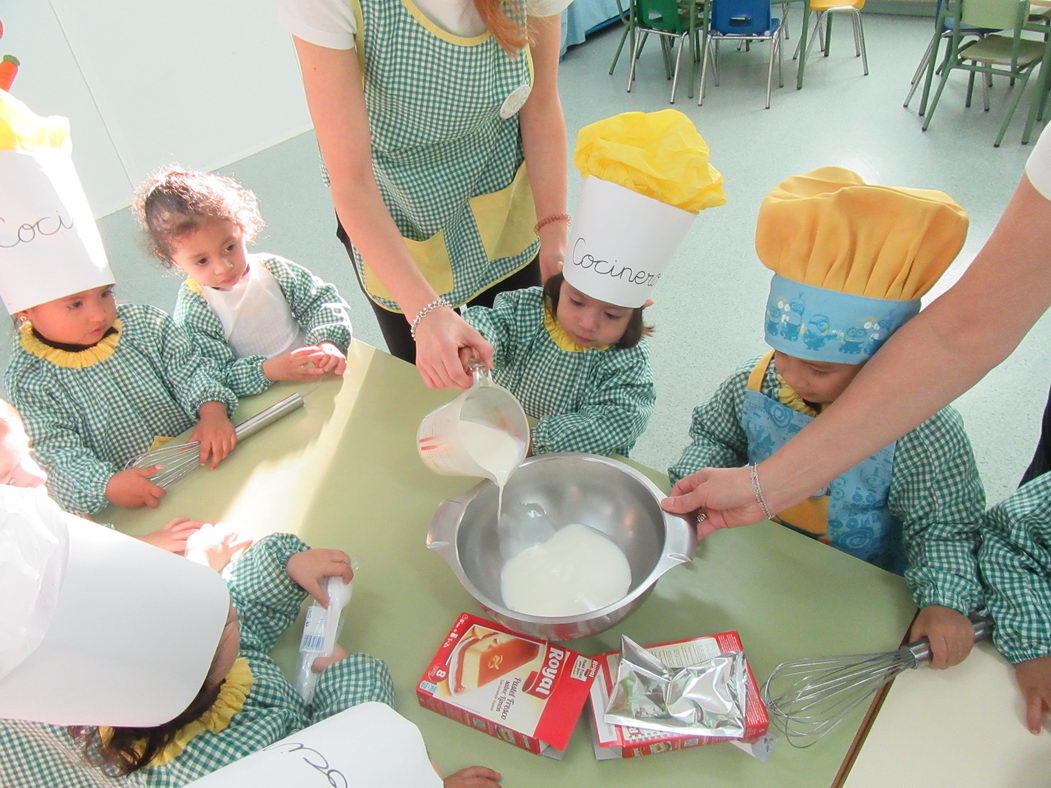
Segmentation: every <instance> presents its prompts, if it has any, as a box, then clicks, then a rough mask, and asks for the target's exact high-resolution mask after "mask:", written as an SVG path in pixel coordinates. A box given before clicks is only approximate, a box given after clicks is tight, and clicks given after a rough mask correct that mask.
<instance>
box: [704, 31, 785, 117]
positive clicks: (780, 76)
mask: <svg viewBox="0 0 1051 788" xmlns="http://www.w3.org/2000/svg"><path fill="white" fill-rule="evenodd" d="M783 31H784V28H783V27H781V26H779V27H778V29H777V32H776V33H774V34H773V35H772V36H771V37H770V38H761V39H759V38H757V39H755V40H757V41H769V42H770V58H769V60H768V62H767V66H766V109H770V95H771V93H772V89H773V84H774V58H775V57H776V58H777V84H778V86H779V87H782V88H783V87H784V86H785V74H784V68H783V62H782V61H783V54H782V52H783V49H782V33H783ZM729 40H731V41H733V40H734V39H733V38H731V39H729ZM719 41H720V39H719V38H716V37H714V36H711V35H709V36H708V41H707V43H706V45H705V47H704V59H703V60H702V61H701V83H700V87H699V88H698V90H697V106H698V107H701V106H704V92H705V88H706V87H707V84H708V68H709V64H710V66H711V70H712V74H713V82H714V83H715V84H716V85H718V84H719V65H718V64H719ZM737 41H738V44H740V43H742V42H744V43H748V41H747V40H744V39H737Z"/></svg>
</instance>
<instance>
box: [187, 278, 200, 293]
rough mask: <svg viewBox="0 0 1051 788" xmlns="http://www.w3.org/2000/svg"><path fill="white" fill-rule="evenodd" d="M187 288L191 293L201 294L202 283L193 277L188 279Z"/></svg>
mask: <svg viewBox="0 0 1051 788" xmlns="http://www.w3.org/2000/svg"><path fill="white" fill-rule="evenodd" d="M186 287H187V288H188V289H189V290H190V292H191V293H196V294H197V295H200V294H201V283H200V282H198V281H197V280H196V279H194V278H193V277H192V276H188V277H186Z"/></svg>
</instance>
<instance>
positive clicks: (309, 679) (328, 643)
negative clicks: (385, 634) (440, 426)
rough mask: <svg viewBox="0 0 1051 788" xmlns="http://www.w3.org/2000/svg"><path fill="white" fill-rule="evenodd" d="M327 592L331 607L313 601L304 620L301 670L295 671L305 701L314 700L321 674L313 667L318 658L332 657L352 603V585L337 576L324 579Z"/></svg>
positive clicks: (301, 641) (297, 684) (300, 643)
mask: <svg viewBox="0 0 1051 788" xmlns="http://www.w3.org/2000/svg"><path fill="white" fill-rule="evenodd" d="M325 592H326V593H327V594H328V607H327V608H326V607H322V606H321V603H320V602H316V601H315V602H314V604H312V605H311V606H310V607H309V608H308V609H307V617H306V620H305V621H304V622H303V637H302V639H301V640H300V641H299V670H298V671H297V673H296V689H297V690H299V694H300V696H302V698H303V702H304V703H310V702H311V701H312V700H313V699H314V687H315V685H316V684H317V679H318V674H317V673H315V672H314V671H312V670H311V669H310V666H311V665H313V664H314V660H315V659H317V658H318V657H329V656H331V655H332V652H333V651H334V650H335V648H336V638H338V637H339V630H340V628H341V627H340V625H341V623H342V622H341V621H340V618H341V614H342V613H343V608H345V607H346V606H347V603H348V602H350V592H351V584H350V583H344V582H343V578H342V577H339V576H338V575H337V576H333V577H327V578H325Z"/></svg>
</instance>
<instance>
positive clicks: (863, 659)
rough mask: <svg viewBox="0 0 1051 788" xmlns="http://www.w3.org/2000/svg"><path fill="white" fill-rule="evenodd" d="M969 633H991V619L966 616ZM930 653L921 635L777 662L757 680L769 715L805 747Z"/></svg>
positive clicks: (792, 740)
mask: <svg viewBox="0 0 1051 788" xmlns="http://www.w3.org/2000/svg"><path fill="white" fill-rule="evenodd" d="M972 623H973V625H974V637H975V639H976V640H984V639H985V638H988V637H989V636H990V635H991V634H992V622H991V621H989V619H986V618H977V619H972ZM930 658H931V646H930V643H928V642H927V640H926V639H924V640H918V641H916V642H915V643H910V644H908V645H907V646H902V647H901V648H899V649H898V650H897V651H888V652H884V653H882V654H851V655H848V656H843V657H816V658H810V659H794V660H791V661H790V662H782V663H781V664H780V665H778V666H777V667H776V668H774V671H773V673H771V674H770V678H768V679H767V680H766V684H764V685H763V699H764V700H765V701H766V707H767V710H768V711H769V712H770V719H771V721H772V722H773V723H775V724H776V725H777V726H778V727H779V728H780V729H781V730H782V731H783V732H784V734H785V738H786V739H788V743H789V744H791V745H792V746H793V747H809V746H810V745H812V744H814V743H815V742H817V741H819V740H820V739H821V738H822V737H823V736H825V734H827V733H828V732H829V731H831V730H832V729H833V728H835V727H836V726H837V725H838V724H839V723H840V722H842V720H843V718H844V717H846V716H847V715H848V714H849V713H850V712H851V711H852V710H853V709H854V708H856V707H857V706H859V705H861V704H862V703H866V702H867V701H868V700H869V698H871V697H872V696H873V695H874V694H875V693H876V692H877V691H879V689H880V688H881V687H883V686H884V685H885V684H887V683H888V682H889V681H891V679H893V678H894V677H895V676H897V675H898V674H899V673H903V672H904V671H906V670H910V669H912V668H915V667H916V666H918V665H919V664H920V663H923V662H926V661H927V660H929V659H930Z"/></svg>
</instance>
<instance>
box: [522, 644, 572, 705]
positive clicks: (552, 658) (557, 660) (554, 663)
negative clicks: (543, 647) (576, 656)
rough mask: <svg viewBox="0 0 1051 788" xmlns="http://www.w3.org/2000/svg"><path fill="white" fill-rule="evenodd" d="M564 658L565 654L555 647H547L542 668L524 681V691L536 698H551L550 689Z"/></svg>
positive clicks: (553, 684)
mask: <svg viewBox="0 0 1051 788" xmlns="http://www.w3.org/2000/svg"><path fill="white" fill-rule="evenodd" d="M565 658H566V652H565V651H564V650H563V649H560V648H557V647H555V646H548V649H547V656H546V658H545V660H544V666H543V667H542V668H541V669H540V670H539V671H533V672H532V673H530V674H529V678H528V679H526V685H525V691H526V692H527V693H529V694H530V695H532V696H533V697H536V698H548V697H550V696H551V688H552V687H554V686H555V679H556V678H558V671H559V669H560V668H561V667H562V662H563V661H564V660H565Z"/></svg>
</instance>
